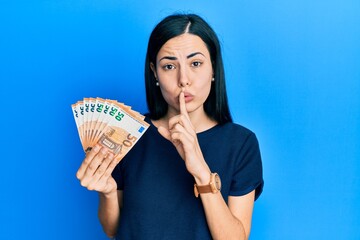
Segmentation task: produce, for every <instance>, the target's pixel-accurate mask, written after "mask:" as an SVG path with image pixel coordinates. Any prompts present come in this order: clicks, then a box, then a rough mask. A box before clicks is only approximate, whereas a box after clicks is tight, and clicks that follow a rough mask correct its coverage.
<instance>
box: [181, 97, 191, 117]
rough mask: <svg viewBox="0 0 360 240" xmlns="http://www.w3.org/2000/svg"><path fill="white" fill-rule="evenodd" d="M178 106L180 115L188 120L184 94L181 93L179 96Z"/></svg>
mask: <svg viewBox="0 0 360 240" xmlns="http://www.w3.org/2000/svg"><path fill="white" fill-rule="evenodd" d="M179 104H180V113H181V114H183V115H184V116H186V117H187V118H188V119H190V118H189V114H188V112H187V110H186V102H185V94H184V92H181V93H180V95H179Z"/></svg>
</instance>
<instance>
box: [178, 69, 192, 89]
mask: <svg viewBox="0 0 360 240" xmlns="http://www.w3.org/2000/svg"><path fill="white" fill-rule="evenodd" d="M188 85H190V79H189V76H188V75H187V72H186V71H185V70H182V71H180V72H179V87H185V86H188Z"/></svg>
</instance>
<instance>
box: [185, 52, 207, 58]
mask: <svg viewBox="0 0 360 240" xmlns="http://www.w3.org/2000/svg"><path fill="white" fill-rule="evenodd" d="M198 54H201V55H203V56H204V57H205V55H204V54H202V53H201V52H194V53H191V54H189V55H188V56H187V57H186V58H187V59H189V58H192V57H194V56H196V55H198Z"/></svg>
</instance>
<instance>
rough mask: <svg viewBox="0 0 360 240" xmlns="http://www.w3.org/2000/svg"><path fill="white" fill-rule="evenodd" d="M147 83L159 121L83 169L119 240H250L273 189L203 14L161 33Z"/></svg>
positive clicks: (171, 20)
mask: <svg viewBox="0 0 360 240" xmlns="http://www.w3.org/2000/svg"><path fill="white" fill-rule="evenodd" d="M145 84H146V95H147V103H148V108H149V114H147V117H146V121H148V122H149V123H150V124H151V125H150V127H149V129H148V130H147V132H146V133H145V134H144V135H143V136H142V138H141V139H140V140H139V141H138V143H137V144H136V145H135V146H134V147H133V149H132V150H131V151H130V152H129V153H128V154H127V155H126V156H125V158H124V159H123V160H122V161H121V162H120V163H119V164H117V163H116V162H115V161H113V157H114V156H113V155H112V154H109V153H108V152H107V150H106V148H101V147H100V146H99V145H96V146H95V147H94V148H93V149H92V151H90V152H89V153H88V154H87V156H86V158H85V159H84V161H83V163H82V165H81V166H80V168H79V170H78V173H77V177H78V178H79V180H80V181H81V184H82V185H83V186H84V187H87V188H88V189H89V190H95V191H98V192H99V196H100V204H99V219H100V222H101V224H102V226H103V229H104V231H105V233H106V234H107V235H108V236H109V237H116V239H227V240H228V239H248V237H249V234H250V228H251V217H252V211H253V206H254V201H255V200H256V199H257V198H258V197H259V195H260V194H261V192H262V188H263V178H262V162H261V156H260V151H259V146H258V142H257V139H256V136H255V134H254V133H253V132H251V131H250V130H248V129H246V128H245V127H242V126H240V125H238V124H235V123H233V122H232V119H231V116H230V112H229V108H228V104H227V95H226V89H225V77H224V68H223V63H222V57H221V50H220V44H219V41H218V38H217V36H216V34H215V32H214V31H213V30H212V28H211V27H210V26H209V25H208V24H207V23H206V22H205V21H204V20H203V19H202V18H201V17H199V16H197V15H194V14H177V15H171V16H168V17H166V18H165V19H163V20H162V21H161V22H160V23H159V24H158V25H157V26H156V27H155V28H154V30H153V32H152V33H151V36H150V39H149V43H148V49H147V55H146V62H145Z"/></svg>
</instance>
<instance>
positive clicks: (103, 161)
mask: <svg viewBox="0 0 360 240" xmlns="http://www.w3.org/2000/svg"><path fill="white" fill-rule="evenodd" d="M116 165H117V162H116V161H115V159H114V154H113V153H111V152H109V151H108V149H107V148H105V147H102V146H101V145H99V144H96V145H95V146H94V147H93V148H92V150H91V151H90V152H88V153H87V154H86V157H85V159H84V161H83V162H82V164H81V166H80V168H79V170H78V171H77V173H76V177H77V178H78V179H79V180H80V183H81V186H83V187H86V188H87V189H88V190H95V191H97V192H100V193H103V194H105V195H107V194H110V193H113V192H116V190H117V184H116V182H115V180H114V178H113V177H112V176H111V173H112V171H113V170H114V168H115V167H116Z"/></svg>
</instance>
